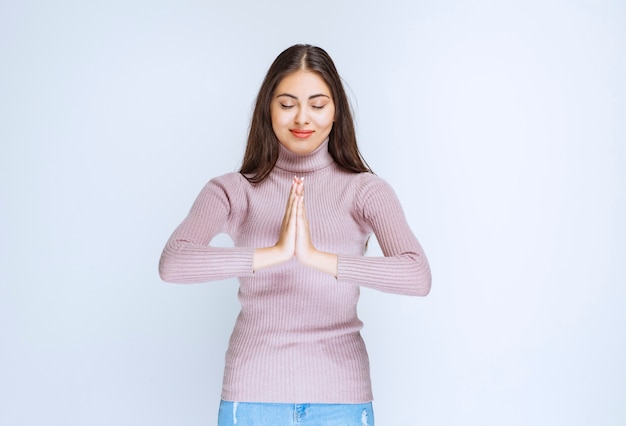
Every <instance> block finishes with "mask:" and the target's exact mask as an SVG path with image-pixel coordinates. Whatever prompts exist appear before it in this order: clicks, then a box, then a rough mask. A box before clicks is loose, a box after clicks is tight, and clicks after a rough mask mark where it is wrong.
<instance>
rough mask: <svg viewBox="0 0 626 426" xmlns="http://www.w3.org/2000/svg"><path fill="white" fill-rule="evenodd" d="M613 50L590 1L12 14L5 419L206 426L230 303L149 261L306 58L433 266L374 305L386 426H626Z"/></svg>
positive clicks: (1, 222)
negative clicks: (274, 71)
mask: <svg viewBox="0 0 626 426" xmlns="http://www.w3.org/2000/svg"><path fill="white" fill-rule="evenodd" d="M625 29H626V6H625V5H624V3H623V2H620V1H602V0H601V1H591V0H588V1H569V2H566V1H555V0H541V1H539V0H530V1H518V2H508V1H500V2H499V1H486V0H485V1H475V2H455V1H434V0H431V1H415V2H409V1H406V2H398V1H384V2H376V3H369V2H366V1H339V0H333V1H330V0H329V1H324V0H320V1H316V2H288V1H275V2H262V1H252V0H248V1H221V2H219V3H218V2H214V1H192V0H188V1H180V0H169V1H168V0H150V1H148V0H140V1H121V0H117V1H116V0H114V1H103V0H102V1H100V0H97V1H69V0H62V1H55V2H48V1H20V2H18V1H13V2H9V1H5V0H3V1H2V3H1V6H0V61H1V66H0V141H1V151H0V215H1V216H0V345H1V346H0V424H2V425H41V424H45V425H81V426H83V425H151V426H156V425H211V424H215V421H216V420H215V419H216V413H217V405H218V400H219V396H220V387H221V376H222V369H223V362H224V352H225V350H226V344H227V339H228V336H229V334H230V331H231V329H232V325H233V321H234V318H235V316H236V314H237V310H238V302H237V299H236V292H237V283H236V281H235V280H229V281H226V282H217V283H209V284H202V285H190V286H184V285H173V284H166V283H163V282H161V281H160V279H159V277H158V274H157V262H158V259H159V255H160V252H161V249H162V248H163V245H164V244H165V241H166V240H167V238H168V237H169V235H170V233H171V232H172V231H173V230H174V228H175V227H176V225H178V223H179V222H180V221H181V220H182V219H183V218H184V216H185V214H186V213H187V211H188V209H189V207H190V206H191V203H192V202H193V200H194V199H195V197H196V195H197V193H198V192H199V191H200V189H201V187H202V186H203V185H204V183H205V182H206V181H207V180H208V179H210V178H211V177H213V176H217V175H220V174H223V173H226V172H230V171H235V170H237V168H238V166H239V164H240V161H241V157H242V154H243V149H244V145H245V138H246V132H247V128H248V122H249V118H250V115H251V109H252V104H253V101H254V98H255V96H256V93H257V90H258V88H259V86H260V83H261V80H262V78H263V76H264V74H265V72H266V70H267V68H268V66H269V64H270V63H271V61H272V60H273V59H274V57H275V56H276V55H277V54H278V53H280V52H281V51H282V50H283V49H284V48H286V47H288V46H290V45H291V44H294V43H297V42H307V43H312V44H316V45H320V46H322V47H324V48H325V49H326V50H327V51H328V52H329V53H330V54H331V56H332V57H333V58H334V59H335V62H336V65H337V67H338V68H339V71H340V73H341V74H342V76H343V78H344V79H345V81H346V84H347V88H348V92H349V94H350V96H351V99H352V103H353V105H354V109H355V115H356V119H357V126H358V136H359V141H360V145H361V148H362V151H363V154H364V156H365V158H366V160H367V161H368V162H369V163H370V165H371V166H372V167H373V168H374V170H375V171H376V173H377V174H378V175H380V176H381V177H383V178H385V179H386V180H388V181H389V182H390V183H391V184H392V186H393V187H394V188H395V189H396V191H397V193H398V195H399V197H400V199H401V201H402V203H403V206H404V207H405V211H406V214H407V216H408V219H409V221H410V223H411V226H412V228H413V230H414V231H415V233H416V235H417V236H418V238H419V239H420V241H421V243H422V245H423V246H424V248H425V250H426V252H427V254H428V257H429V259H430V262H431V266H432V270H433V277H434V281H433V289H432V292H431V294H430V295H429V296H428V297H427V298H423V299H419V298H409V297H401V296H394V295H387V294H382V293H379V292H375V291H370V290H363V293H362V300H361V303H360V309H359V312H360V316H361V318H362V319H363V320H364V322H365V329H364V331H363V334H364V337H365V339H366V342H367V344H368V348H369V351H370V356H371V363H372V375H373V385H374V392H375V397H376V400H375V411H376V416H377V423H378V424H379V425H382V426H387V425H389V426H390V425H393V426H397V425H409V426H414V425H429V426H430V425H442V426H447V425H477V426H478V425H480V426H484V425H565V424H567V425H623V424H625V423H626V405H625V404H624V401H625V399H626V384H625V383H626V367H624V361H625V360H626V339H625V337H626V336H625V332H624V331H625V330H624V328H625V327H624V324H625V323H626V321H625V319H624V317H625V315H624V313H623V305H624V302H626V290H625V289H624V285H625V284H626V271H625V265H626V262H625V260H626V259H625V257H626V256H625V255H626V244H625V242H624V241H625V237H626V229H625V226H624V222H625V221H624V218H625V217H626V207H625V190H626V188H625V181H626V176H625V175H626V173H625V172H624V167H625V166H626V148H625V143H626V124H625V120H624V119H625V118H626V105H625V101H624V99H626V92H625V88H626V87H625V86H626V85H625V79H626V77H625V76H626V42H625V41H626V30H625ZM372 254H376V248H374V249H373V253H372Z"/></svg>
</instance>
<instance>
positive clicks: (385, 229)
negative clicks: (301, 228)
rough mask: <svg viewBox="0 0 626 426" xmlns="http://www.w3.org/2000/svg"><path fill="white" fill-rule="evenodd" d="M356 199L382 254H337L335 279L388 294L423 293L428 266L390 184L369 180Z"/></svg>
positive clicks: (428, 283)
mask: <svg viewBox="0 0 626 426" xmlns="http://www.w3.org/2000/svg"><path fill="white" fill-rule="evenodd" d="M357 199H358V202H359V203H360V204H359V206H360V207H359V210H360V212H362V213H361V214H362V220H363V221H364V222H365V223H366V224H367V225H368V226H369V227H370V228H371V229H372V230H373V232H374V234H375V235H376V238H377V240H378V243H379V244H380V247H381V249H382V252H383V254H384V257H369V256H355V255H345V254H340V255H339V258H338V274H337V280H338V281H339V282H343V283H351V284H357V285H361V286H365V287H370V288H374V289H378V290H381V291H384V292H388V293H397V294H405V295H415V296H426V295H427V294H428V293H429V291H430V286H431V272H430V266H429V264H428V260H427V258H426V255H425V253H424V250H423V249H422V247H421V245H420V243H419V242H418V240H417V238H415V236H414V234H413V232H412V231H411V228H410V227H409V224H408V223H407V220H406V217H405V215H404V212H403V210H402V206H401V205H400V202H399V201H398V198H397V196H396V194H395V192H394V191H393V189H392V188H391V186H389V184H387V183H386V182H385V181H383V180H381V179H370V180H369V182H367V183H366V184H365V185H363V188H362V191H361V194H359V196H358V197H357Z"/></svg>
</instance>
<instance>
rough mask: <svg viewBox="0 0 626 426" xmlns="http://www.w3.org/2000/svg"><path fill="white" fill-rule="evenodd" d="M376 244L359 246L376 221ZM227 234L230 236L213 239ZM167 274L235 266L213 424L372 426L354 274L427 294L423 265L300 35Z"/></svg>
mask: <svg viewBox="0 0 626 426" xmlns="http://www.w3.org/2000/svg"><path fill="white" fill-rule="evenodd" d="M372 232H373V233H374V234H375V235H376V238H377V239H378V242H379V244H380V247H381V249H382V252H383V254H384V256H383V257H369V256H364V253H365V249H366V246H367V241H368V239H369V237H370V235H371V233H372ZM219 233H226V234H228V235H229V236H230V237H231V238H232V239H233V241H234V245H235V247H229V248H219V247H211V246H210V242H211V239H212V238H213V237H214V236H215V235H217V234H219ZM159 271H160V274H161V278H162V279H163V280H165V281H169V282H175V283H198V282H206V281H216V280H224V279H227V278H233V277H237V278H238V279H239V283H240V287H239V300H240V302H241V312H240V314H239V316H238V318H237V321H236V323H235V327H234V330H233V333H232V336H231V339H230V344H229V348H228V351H227V353H226V366H225V373H224V381H223V388H222V401H221V405H220V413H219V424H220V425H227V424H228V425H231V424H237V425H240V426H241V425H272V426H280V425H287V424H289V425H291V424H293V422H294V421H297V422H298V424H307V425H359V426H360V425H373V424H374V418H373V412H372V405H371V401H372V391H371V385H370V375H369V362H368V357H367V352H366V349H365V345H364V343H363V340H362V338H361V335H360V329H361V328H362V323H361V321H360V320H359V319H358V318H357V310H356V306H357V302H358V298H359V287H360V286H364V287H370V288H373V289H377V290H380V291H384V292H389V293H397V294H405V295H418V296H425V295H427V294H428V292H429V290H430V284H431V275H430V269H429V265H428V261H427V259H426V256H425V255H424V252H423V250H422V248H421V246H420V244H419V243H418V241H417V239H416V238H415V236H414V235H413V233H412V231H411V229H410V228H409V225H408V224H407V221H406V219H405V217H404V213H403V211H402V208H401V206H400V203H399V202H398V199H397V197H396V195H395V193H394V192H393V190H392V189H391V187H390V186H389V185H388V184H387V183H386V182H385V181H383V180H382V179H380V178H378V177H376V176H375V175H374V174H373V173H372V172H371V170H370V169H369V167H368V166H367V164H366V163H365V162H364V161H363V159H362V157H361V154H360V152H359V150H358V147H357V142H356V137H355V131H354V123H353V120H352V114H351V112H350V108H349V104H348V99H347V97H346V94H345V91H344V89H343V86H342V83H341V79H340V77H339V74H338V73H337V70H336V69H335V65H334V64H333V61H332V59H331V58H330V57H329V56H328V54H327V53H326V52H325V51H324V50H322V49H320V48H319V47H314V46H310V45H295V46H292V47H290V48H288V49H287V50H285V51H284V52H282V53H281V54H280V55H279V56H278V57H277V58H276V60H275V61H274V63H273V64H272V65H271V67H270V69H269V71H268V73H267V75H266V77H265V80H264V81H263V84H262V85H261V89H260V91H259V94H258V97H257V100H256V106H255V109H254V114H253V117H252V123H251V127H250V133H249V137H248V144H247V148H246V152H245V155H244V159H243V165H242V167H241V170H240V172H239V173H229V174H226V175H224V176H220V177H218V178H215V179H212V180H211V181H210V182H209V183H208V184H207V185H206V186H205V187H204V188H203V190H202V192H201V193H200V195H199V196H198V198H197V199H196V201H195V203H194V204H193V207H192V208H191V211H190V212H189V215H188V216H187V217H186V218H185V220H184V221H183V222H182V223H181V224H180V225H179V226H178V228H177V229H176V230H175V231H174V233H173V235H172V236H171V238H170V239H169V241H168V242H167V245H166V246H165V249H164V251H163V254H162V256H161V261H160V264H159Z"/></svg>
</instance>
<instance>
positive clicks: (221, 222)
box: [159, 174, 254, 283]
mask: <svg viewBox="0 0 626 426" xmlns="http://www.w3.org/2000/svg"><path fill="white" fill-rule="evenodd" d="M239 180H240V176H238V175H237V174H231V175H226V176H223V177H222V178H218V179H214V180H211V181H210V182H209V183H208V184H207V185H206V186H205V187H204V188H203V189H202V191H201V192H200V194H199V195H198V197H197V198H196V201H195V202H194V204H193V206H192V207H191V210H190V211H189V214H188V215H187V217H186V218H185V219H184V220H183V222H182V223H181V224H180V225H179V226H178V227H177V228H176V230H175V231H174V233H173V234H172V236H171V237H170V239H169V240H168V241H167V244H166V245H165V248H164V249H163V253H162V254H161V259H160V261H159V275H160V276H161V279H163V280H164V281H167V282H173V283H200V282H207V281H217V280H224V279H228V278H233V277H239V276H245V275H250V274H252V263H253V252H254V249H253V248H248V247H211V246H210V245H209V243H210V242H211V240H212V239H213V238H214V237H215V236H216V235H217V234H219V233H222V232H226V231H227V228H228V223H229V218H230V216H231V214H232V213H233V212H232V211H231V208H232V206H231V203H230V198H229V192H231V194H230V197H232V196H233V194H232V192H236V191H237V189H238V185H239Z"/></svg>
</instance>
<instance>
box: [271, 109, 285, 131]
mask: <svg viewBox="0 0 626 426" xmlns="http://www.w3.org/2000/svg"><path fill="white" fill-rule="evenodd" d="M271 116H272V127H274V128H277V127H282V126H285V125H287V124H288V123H289V115H288V114H286V113H285V111H272V113H271Z"/></svg>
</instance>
